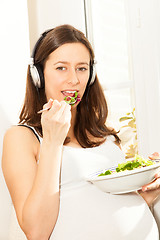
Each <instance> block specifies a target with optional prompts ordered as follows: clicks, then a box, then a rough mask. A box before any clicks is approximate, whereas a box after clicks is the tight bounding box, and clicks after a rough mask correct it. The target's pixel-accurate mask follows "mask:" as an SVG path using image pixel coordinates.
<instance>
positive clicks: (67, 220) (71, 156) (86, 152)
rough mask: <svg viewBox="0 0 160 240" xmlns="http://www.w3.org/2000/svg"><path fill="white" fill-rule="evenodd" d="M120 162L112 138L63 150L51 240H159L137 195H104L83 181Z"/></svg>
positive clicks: (150, 216) (122, 158) (155, 229)
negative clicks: (57, 209)
mask: <svg viewBox="0 0 160 240" xmlns="http://www.w3.org/2000/svg"><path fill="white" fill-rule="evenodd" d="M40 141H41V139H40ZM122 161H124V155H123V153H122V151H121V150H120V149H119V147H118V146H117V145H115V144H114V142H113V139H112V137H108V138H107V140H106V141H105V143H104V144H102V145H100V146H98V147H95V148H85V149H84V148H73V147H69V146H64V147H63V156H62V168H61V183H60V210H59V216H58V220H57V222H56V225H55V228H54V230H53V232H52V234H51V236H50V240H97V239H99V240H158V239H159V234H158V228H157V224H156V222H155V220H154V217H153V215H152V213H151V212H150V209H149V208H148V206H147V204H146V202H145V201H144V200H143V198H142V197H141V196H140V195H138V194H137V193H135V192H134V193H128V194H122V195H112V194H109V193H104V192H102V191H101V190H99V189H98V188H97V187H96V186H94V185H93V184H91V183H89V182H87V181H86V180H85V177H86V176H87V175H88V174H91V173H93V172H95V171H97V170H99V169H103V168H109V167H112V166H114V165H117V164H118V163H119V162H122ZM11 235H12V234H11ZM15 239H16V240H22V239H26V238H25V237H24V235H23V238H14V240H15Z"/></svg>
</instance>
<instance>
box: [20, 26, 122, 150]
mask: <svg viewBox="0 0 160 240" xmlns="http://www.w3.org/2000/svg"><path fill="white" fill-rule="evenodd" d="M76 42H78V43H82V44H84V45H85V46H86V48H87V49H88V51H89V53H90V68H91V67H92V65H93V63H94V52H93V49H92V47H91V44H90V43H89V41H88V40H87V38H86V37H85V35H84V34H83V33H82V32H81V31H79V30H77V29H75V28H74V27H72V26H70V25H61V26H58V27H56V28H54V29H53V30H50V31H49V32H48V33H47V34H46V35H45V37H44V38H43V39H42V40H41V42H40V43H39V45H38V47H37V49H36V52H35V57H34V63H35V64H38V65H39V67H40V68H41V69H42V72H43V69H44V64H45V62H46V60H47V58H48V56H49V55H50V54H51V53H52V52H53V51H55V50H56V49H57V48H58V47H60V46H62V45H63V44H65V43H76ZM46 102H47V99H46V95H45V87H44V88H37V87H35V85H34V84H33V81H32V78H31V75H30V70H29V66H28V72H27V83H26V94H25V100H24V104H23V107H22V111H21V113H20V117H19V118H20V121H19V123H21V124H24V123H26V124H27V125H29V126H32V127H34V128H35V130H36V131H37V132H38V134H39V135H40V136H41V137H43V133H42V126H41V116H40V115H39V114H37V112H38V111H39V110H40V109H42V107H43V105H44V104H45V103H46ZM107 116H108V107H107V103H106V99H105V96H104V93H103V90H102V87H101V85H100V83H99V81H98V78H97V75H96V76H95V81H94V83H93V84H92V85H89V83H88V84H87V87H86V90H85V93H84V95H83V97H82V100H81V102H80V103H79V104H78V106H77V115H76V121H75V126H74V134H75V137H76V139H77V141H78V142H79V144H80V145H81V146H82V147H83V148H88V147H95V146H98V145H100V144H102V143H103V142H104V141H105V139H106V137H107V136H108V135H113V136H115V140H116V142H117V143H119V142H120V139H119V138H118V136H117V132H116V131H115V130H114V129H113V128H109V127H107V126H106V119H107ZM93 137H94V138H96V139H99V140H96V141H94V140H93V139H94V138H93ZM65 143H66V142H65ZM65 143H64V144H65Z"/></svg>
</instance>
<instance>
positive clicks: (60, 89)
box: [44, 43, 90, 106]
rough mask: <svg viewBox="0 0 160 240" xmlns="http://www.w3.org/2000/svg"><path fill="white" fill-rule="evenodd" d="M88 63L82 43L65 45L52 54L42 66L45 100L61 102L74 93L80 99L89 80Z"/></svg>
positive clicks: (88, 55)
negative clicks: (76, 93)
mask: <svg viewBox="0 0 160 240" xmlns="http://www.w3.org/2000/svg"><path fill="white" fill-rule="evenodd" d="M89 63H90V54H89V51H88V49H87V48H86V47H85V45H83V44H82V43H66V44H64V45H62V46H60V47H59V48H57V49H56V50H55V51H54V52H52V53H51V54H50V55H49V57H48V59H47V61H46V63H45V66H44V78H45V93H46V97H47V100H49V99H50V98H52V99H57V100H58V101H62V100H64V98H65V96H69V95H70V96H73V95H74V93H75V91H77V92H78V94H79V97H80V98H82V96H83V94H84V91H85V88H86V85H87V82H88V79H89V73H90V66H89ZM76 105H77V104H76ZM76 105H75V106H76Z"/></svg>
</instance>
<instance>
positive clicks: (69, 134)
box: [67, 108, 77, 142]
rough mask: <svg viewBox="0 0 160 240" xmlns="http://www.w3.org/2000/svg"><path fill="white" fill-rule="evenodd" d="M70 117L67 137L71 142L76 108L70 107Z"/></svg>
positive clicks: (73, 137)
mask: <svg viewBox="0 0 160 240" xmlns="http://www.w3.org/2000/svg"><path fill="white" fill-rule="evenodd" d="M71 113H72V117H71V126H70V129H69V131H68V134H67V137H69V138H70V139H71V142H72V141H74V139H75V136H74V125H75V120H76V114H77V109H76V108H73V109H71Z"/></svg>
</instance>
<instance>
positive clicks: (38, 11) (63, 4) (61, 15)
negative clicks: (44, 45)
mask: <svg viewBox="0 0 160 240" xmlns="http://www.w3.org/2000/svg"><path fill="white" fill-rule="evenodd" d="M28 12H29V28H30V41H31V49H32V48H33V45H34V44H35V42H36V40H37V38H39V35H40V34H41V33H42V32H44V31H45V30H47V29H50V28H54V27H56V26H58V25H61V24H71V25H73V26H74V27H76V28H78V29H79V30H81V31H83V32H84V33H85V18H84V3H83V0H67V1H65V0H58V1H56V0H45V1H44V0H34V1H33V0H28Z"/></svg>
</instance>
